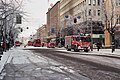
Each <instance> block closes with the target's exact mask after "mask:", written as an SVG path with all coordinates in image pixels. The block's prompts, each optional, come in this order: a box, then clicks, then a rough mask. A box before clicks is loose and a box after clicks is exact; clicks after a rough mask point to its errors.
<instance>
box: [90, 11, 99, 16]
mask: <svg viewBox="0 0 120 80" xmlns="http://www.w3.org/2000/svg"><path fill="white" fill-rule="evenodd" d="M88 15H89V16H92V10H91V9H89V11H88ZM96 15H98V16H100V10H97V14H96V10H93V16H96Z"/></svg>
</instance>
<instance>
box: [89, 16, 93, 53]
mask: <svg viewBox="0 0 120 80" xmlns="http://www.w3.org/2000/svg"><path fill="white" fill-rule="evenodd" d="M89 19H90V24H91V25H90V27H91V51H93V27H92V18H89Z"/></svg>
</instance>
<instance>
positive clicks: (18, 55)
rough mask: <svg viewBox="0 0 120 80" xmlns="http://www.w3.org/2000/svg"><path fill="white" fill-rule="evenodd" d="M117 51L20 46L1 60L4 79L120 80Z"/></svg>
mask: <svg viewBox="0 0 120 80" xmlns="http://www.w3.org/2000/svg"><path fill="white" fill-rule="evenodd" d="M118 51H119V50H116V52H114V53H111V52H110V50H108V49H106V50H100V52H98V51H96V50H94V51H93V52H88V53H85V52H68V51H66V50H65V49H64V48H46V47H43V48H39V47H26V48H23V47H17V48H13V49H12V50H10V51H8V52H6V53H4V55H3V57H2V61H5V60H6V63H5V65H4V67H3V70H2V75H3V79H2V80H120V75H119V74H120V64H119V63H120V53H117V52H118ZM4 56H6V57H8V58H5V57H4ZM2 61H1V62H2Z"/></svg>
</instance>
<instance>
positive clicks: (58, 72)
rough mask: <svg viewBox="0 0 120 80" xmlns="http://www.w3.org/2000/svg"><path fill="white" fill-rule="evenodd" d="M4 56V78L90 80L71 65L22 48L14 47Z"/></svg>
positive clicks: (17, 79)
mask: <svg viewBox="0 0 120 80" xmlns="http://www.w3.org/2000/svg"><path fill="white" fill-rule="evenodd" d="M4 56H5V57H3V59H2V61H4V62H5V63H6V65H5V66H4V70H3V71H2V73H6V75H5V76H4V79H3V80H79V79H80V80H90V79H89V78H87V77H85V76H82V75H80V74H78V73H76V72H75V71H74V70H72V69H71V68H70V67H66V66H65V65H63V64H61V63H58V62H56V61H53V60H51V59H49V58H47V57H44V56H42V55H41V56H37V55H35V54H33V53H32V52H31V51H29V50H22V48H14V49H13V50H10V51H8V52H6V53H4ZM4 59H7V60H6V61H5V60H4Z"/></svg>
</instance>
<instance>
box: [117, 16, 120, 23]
mask: <svg viewBox="0 0 120 80" xmlns="http://www.w3.org/2000/svg"><path fill="white" fill-rule="evenodd" d="M119 18H120V15H117V24H120V19H119Z"/></svg>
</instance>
